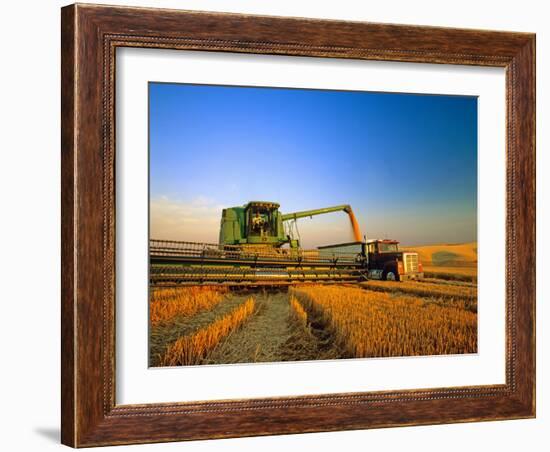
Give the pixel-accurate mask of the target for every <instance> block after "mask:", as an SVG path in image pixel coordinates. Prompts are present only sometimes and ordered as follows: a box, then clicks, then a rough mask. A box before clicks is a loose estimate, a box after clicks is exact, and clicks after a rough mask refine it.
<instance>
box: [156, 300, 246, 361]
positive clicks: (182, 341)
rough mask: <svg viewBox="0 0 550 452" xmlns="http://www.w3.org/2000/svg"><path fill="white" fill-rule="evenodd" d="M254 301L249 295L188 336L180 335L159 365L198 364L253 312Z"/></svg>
mask: <svg viewBox="0 0 550 452" xmlns="http://www.w3.org/2000/svg"><path fill="white" fill-rule="evenodd" d="M254 308H255V302H254V299H253V298H252V297H251V298H249V299H248V300H246V302H245V303H243V304H241V305H240V306H239V307H237V308H236V309H234V310H233V311H232V312H230V313H229V314H227V315H225V316H224V317H222V318H220V319H219V320H216V321H215V322H214V323H212V324H210V325H208V326H207V327H204V328H201V329H200V330H198V331H197V332H196V333H194V334H191V335H189V336H182V337H180V338H179V339H178V340H177V341H175V342H174V343H173V344H171V345H170V346H169V347H168V348H167V350H166V353H165V354H164V356H163V357H162V359H161V363H160V365H161V366H181V365H186V364H199V363H200V361H201V360H202V359H204V358H205V357H206V355H207V354H208V353H209V352H211V351H212V350H213V349H214V348H216V346H217V345H218V344H219V343H220V341H221V340H222V339H223V338H225V337H226V336H227V335H228V334H229V333H231V332H232V331H233V330H235V329H237V328H238V327H239V326H241V325H242V323H243V322H244V321H245V320H246V319H247V318H248V317H249V316H250V315H251V314H252V313H253V312H254Z"/></svg>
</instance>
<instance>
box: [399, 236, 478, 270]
mask: <svg viewBox="0 0 550 452" xmlns="http://www.w3.org/2000/svg"><path fill="white" fill-rule="evenodd" d="M401 249H402V250H403V251H416V252H417V253H418V256H419V257H420V261H421V262H422V263H423V264H424V265H431V266H446V267H453V266H457V267H458V266H475V265H476V264H477V242H470V243H456V244H439V245H423V246H403V247H402V248H401Z"/></svg>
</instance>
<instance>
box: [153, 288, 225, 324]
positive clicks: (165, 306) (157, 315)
mask: <svg viewBox="0 0 550 452" xmlns="http://www.w3.org/2000/svg"><path fill="white" fill-rule="evenodd" d="M226 292H227V289H226V288H216V289H212V288H210V287H200V286H197V287H189V288H166V289H160V288H159V289H154V290H153V291H152V293H151V302H150V303H149V315H150V321H151V325H153V326H154V325H157V324H159V323H160V322H163V321H168V320H170V319H172V318H174V317H176V316H191V315H194V314H196V313H198V312H200V311H203V310H206V309H210V308H212V307H214V306H215V305H216V304H218V303H219V302H220V301H221V300H223V297H224V294H225V293H226Z"/></svg>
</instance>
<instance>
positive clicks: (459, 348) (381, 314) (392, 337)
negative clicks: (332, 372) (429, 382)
mask: <svg viewBox="0 0 550 452" xmlns="http://www.w3.org/2000/svg"><path fill="white" fill-rule="evenodd" d="M290 293H291V296H294V297H296V298H297V299H298V300H299V302H300V303H301V304H302V306H303V307H305V310H306V311H308V312H313V313H316V314H318V315H320V316H321V318H322V319H323V321H324V323H325V325H326V326H327V328H328V329H330V331H331V333H332V334H333V336H334V338H335V340H336V341H337V343H338V344H339V345H340V346H342V348H343V349H345V350H346V351H347V354H348V356H347V357H356V358H368V357H390V356H415V355H440V354H463V353H475V352H476V351H477V315H476V314H475V313H473V312H470V311H467V310H464V309H461V308H459V307H455V306H441V305H438V304H435V303H426V302H424V301H423V300H422V299H418V298H414V297H390V295H389V294H386V293H373V292H367V291H364V290H362V289H360V288H349V287H330V288H324V287H323V288H318V287H307V288H306V287H303V288H291V289H290Z"/></svg>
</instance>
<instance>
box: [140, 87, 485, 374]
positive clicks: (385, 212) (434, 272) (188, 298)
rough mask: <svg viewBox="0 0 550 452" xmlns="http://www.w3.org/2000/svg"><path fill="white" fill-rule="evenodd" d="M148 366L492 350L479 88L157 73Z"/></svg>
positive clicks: (152, 90)
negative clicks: (481, 221)
mask: <svg viewBox="0 0 550 452" xmlns="http://www.w3.org/2000/svg"><path fill="white" fill-rule="evenodd" d="M148 115H149V118H148V124H149V130H148V140H149V356H148V362H149V366H150V367H167V366H190V365H221V364H237V363H241V364H242V363H268V362H285V361H312V360H334V359H350V358H354V359H368V358H394V357H407V356H433V355H463V354H475V353H477V351H478V334H477V333H478V318H477V262H478V261H477V227H478V225H477V195H478V186H477V178H478V164H477V162H478V98H477V97H476V96H465V95H464V96H463V95H460V96H458V95H443V94H417V93H392V92H369V91H345V90H324V89H303V88H293V87H284V88H282V87H263V86H261V87H260V86H258V87H257V86H227V85H202V84H182V83H166V82H162V83H160V82H149V84H148Z"/></svg>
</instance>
